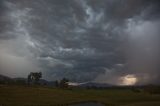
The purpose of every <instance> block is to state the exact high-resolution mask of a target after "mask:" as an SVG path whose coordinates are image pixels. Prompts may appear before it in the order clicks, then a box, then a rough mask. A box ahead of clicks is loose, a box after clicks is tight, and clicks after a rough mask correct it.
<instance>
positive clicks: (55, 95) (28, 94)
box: [0, 86, 160, 106]
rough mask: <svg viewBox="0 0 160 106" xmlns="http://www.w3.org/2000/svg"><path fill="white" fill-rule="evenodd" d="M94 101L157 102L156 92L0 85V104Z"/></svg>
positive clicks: (122, 105)
mask: <svg viewBox="0 0 160 106" xmlns="http://www.w3.org/2000/svg"><path fill="white" fill-rule="evenodd" d="M87 101H96V102H101V103H104V104H106V105H107V106H160V95H155V94H150V93H147V92H143V91H141V92H134V91H133V90H130V89H106V90H94V89H88V90H87V89H72V90H69V89H68V90H67V89H58V88H46V87H27V86H0V106H62V105H64V106H65V105H67V104H72V103H78V102H87Z"/></svg>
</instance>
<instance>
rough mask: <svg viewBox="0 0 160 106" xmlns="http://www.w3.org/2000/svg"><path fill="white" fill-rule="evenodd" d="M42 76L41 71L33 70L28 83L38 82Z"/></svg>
mask: <svg viewBox="0 0 160 106" xmlns="http://www.w3.org/2000/svg"><path fill="white" fill-rule="evenodd" d="M40 78H42V73H41V72H31V73H30V74H29V75H28V84H31V83H32V84H38V82H39V80H40Z"/></svg>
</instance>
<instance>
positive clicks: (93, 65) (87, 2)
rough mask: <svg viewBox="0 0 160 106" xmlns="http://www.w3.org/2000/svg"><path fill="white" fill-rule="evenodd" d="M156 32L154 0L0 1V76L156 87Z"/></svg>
mask: <svg viewBox="0 0 160 106" xmlns="http://www.w3.org/2000/svg"><path fill="white" fill-rule="evenodd" d="M159 34H160V1H159V0H0V74H3V75H7V76H10V77H26V76H27V75H28V74H29V73H30V72H39V71H41V72H42V73H43V78H44V79H47V80H56V79H61V78H63V77H66V78H68V79H70V80H71V81H74V82H86V81H95V82H103V83H111V84H128V82H126V81H130V80H133V81H130V84H132V83H133V84H159V78H160V71H159V69H160V58H159V57H160V44H159V42H160V35H159ZM134 79H136V80H134Z"/></svg>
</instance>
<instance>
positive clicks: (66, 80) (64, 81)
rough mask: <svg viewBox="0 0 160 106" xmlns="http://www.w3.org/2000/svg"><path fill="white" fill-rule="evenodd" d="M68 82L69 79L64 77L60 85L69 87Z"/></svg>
mask: <svg viewBox="0 0 160 106" xmlns="http://www.w3.org/2000/svg"><path fill="white" fill-rule="evenodd" d="M68 82H69V80H68V79H66V78H63V79H62V80H61V81H60V83H59V86H60V87H61V88H68Z"/></svg>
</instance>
